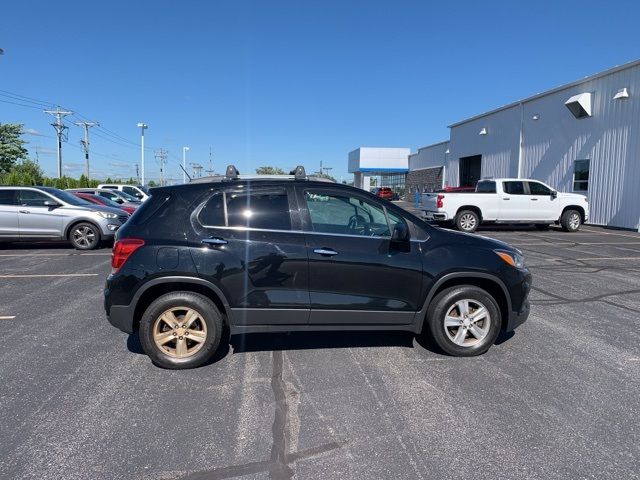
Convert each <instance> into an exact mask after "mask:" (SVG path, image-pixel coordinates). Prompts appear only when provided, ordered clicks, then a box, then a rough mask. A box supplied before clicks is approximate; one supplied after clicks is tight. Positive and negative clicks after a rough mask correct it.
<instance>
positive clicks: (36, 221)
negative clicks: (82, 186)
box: [0, 187, 129, 250]
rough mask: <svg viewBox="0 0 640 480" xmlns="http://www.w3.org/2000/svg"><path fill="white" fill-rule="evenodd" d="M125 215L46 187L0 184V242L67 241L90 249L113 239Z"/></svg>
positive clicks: (126, 216)
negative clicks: (4, 185) (3, 185)
mask: <svg viewBox="0 0 640 480" xmlns="http://www.w3.org/2000/svg"><path fill="white" fill-rule="evenodd" d="M128 218H129V215H128V214H127V213H126V212H124V211H122V210H119V209H116V208H111V207H103V206H101V205H94V204H92V203H89V202H87V201H85V200H82V199H81V198H78V197H76V196H75V195H73V194H71V193H69V192H65V191H63V190H58V189H56V188H50V187H0V241H17V240H69V241H70V242H71V244H72V245H73V246H74V247H75V248H77V249H79V250H92V249H94V248H96V247H98V246H99V245H100V243H101V241H102V240H111V239H113V237H114V235H115V232H116V230H118V228H120V226H121V225H122V224H123V223H124V222H126V221H127V219H128Z"/></svg>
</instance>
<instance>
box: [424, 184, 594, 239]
mask: <svg viewBox="0 0 640 480" xmlns="http://www.w3.org/2000/svg"><path fill="white" fill-rule="evenodd" d="M423 208H424V210H425V216H426V219H427V220H432V221H435V222H438V223H440V222H442V223H445V222H453V223H454V225H455V226H456V228H457V229H458V230H462V231H463V232H473V231H475V230H476V228H478V226H479V225H480V224H481V223H485V222H487V223H528V224H535V226H536V227H537V228H539V229H541V230H544V229H547V228H549V225H551V224H553V223H556V224H557V223H559V224H560V225H561V226H562V229H563V230H564V231H566V232H575V231H577V230H578V229H579V228H580V225H581V224H583V223H584V222H586V221H587V220H588V219H589V203H588V202H587V197H585V196H584V195H579V194H576V193H561V192H557V191H555V190H554V189H552V188H551V187H549V186H548V185H545V184H544V183H542V182H539V181H537V180H528V179H522V178H495V179H493V178H492V179H484V180H480V181H479V182H478V184H477V185H476V191H475V192H469V193H465V192H450V193H449V192H445V193H427V194H424V195H423Z"/></svg>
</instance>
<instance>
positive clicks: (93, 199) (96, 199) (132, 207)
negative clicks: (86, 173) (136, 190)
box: [72, 192, 138, 215]
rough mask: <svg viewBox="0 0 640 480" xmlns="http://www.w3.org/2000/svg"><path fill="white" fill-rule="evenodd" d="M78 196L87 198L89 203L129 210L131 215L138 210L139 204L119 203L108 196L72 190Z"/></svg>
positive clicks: (128, 212)
mask: <svg viewBox="0 0 640 480" xmlns="http://www.w3.org/2000/svg"><path fill="white" fill-rule="evenodd" d="M72 193H73V194H74V195H75V196H76V197H78V198H81V199H83V200H86V201H87V202H89V203H94V204H96V205H104V206H106V207H111V208H118V209H120V210H123V211H125V212H127V214H129V215H131V214H133V212H135V211H136V208H138V205H136V204H134V203H122V204H120V203H117V202H114V201H112V200H109V199H108V198H105V197H101V196H100V195H94V194H93V193H84V192H72Z"/></svg>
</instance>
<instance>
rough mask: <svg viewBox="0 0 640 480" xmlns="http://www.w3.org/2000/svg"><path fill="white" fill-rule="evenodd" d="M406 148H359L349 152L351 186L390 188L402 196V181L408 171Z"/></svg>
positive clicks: (409, 151) (407, 150) (407, 152)
mask: <svg viewBox="0 0 640 480" xmlns="http://www.w3.org/2000/svg"><path fill="white" fill-rule="evenodd" d="M409 153H411V150H410V149H408V148H383V147H360V148H357V149H355V150H354V151H352V152H349V173H353V184H354V185H355V186H356V187H358V188H363V189H365V190H370V189H371V188H373V187H381V186H385V187H391V188H392V189H393V190H394V191H395V192H396V193H398V194H399V195H403V194H404V179H405V175H406V173H407V172H408V171H409Z"/></svg>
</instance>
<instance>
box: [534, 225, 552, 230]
mask: <svg viewBox="0 0 640 480" xmlns="http://www.w3.org/2000/svg"><path fill="white" fill-rule="evenodd" d="M550 227H551V225H549V224H548V223H536V228H537V229H538V230H540V231H543V232H544V231H546V230H549V228H550Z"/></svg>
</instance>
